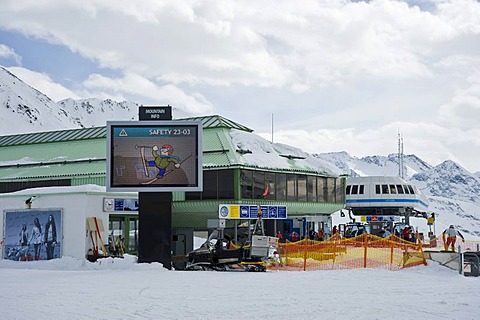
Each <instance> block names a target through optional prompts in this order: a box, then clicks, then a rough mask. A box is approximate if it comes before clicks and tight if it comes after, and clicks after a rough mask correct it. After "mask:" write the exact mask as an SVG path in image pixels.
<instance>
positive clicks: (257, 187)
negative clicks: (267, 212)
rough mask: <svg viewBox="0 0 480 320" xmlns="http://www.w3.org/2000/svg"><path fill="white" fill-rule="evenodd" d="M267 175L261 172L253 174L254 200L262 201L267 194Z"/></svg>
mask: <svg viewBox="0 0 480 320" xmlns="http://www.w3.org/2000/svg"><path fill="white" fill-rule="evenodd" d="M265 189H266V185H265V173H264V172H261V171H254V172H253V198H254V199H262V198H263V193H264V192H265Z"/></svg>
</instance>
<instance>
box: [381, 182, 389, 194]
mask: <svg viewBox="0 0 480 320" xmlns="http://www.w3.org/2000/svg"><path fill="white" fill-rule="evenodd" d="M389 193H390V192H388V185H387V184H382V194H389Z"/></svg>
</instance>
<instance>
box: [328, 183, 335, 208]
mask: <svg viewBox="0 0 480 320" xmlns="http://www.w3.org/2000/svg"><path fill="white" fill-rule="evenodd" d="M327 202H331V203H334V202H335V178H327Z"/></svg>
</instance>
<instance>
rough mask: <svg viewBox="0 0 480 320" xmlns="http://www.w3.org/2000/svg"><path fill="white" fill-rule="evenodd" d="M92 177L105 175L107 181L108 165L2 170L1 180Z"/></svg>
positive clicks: (66, 164)
mask: <svg viewBox="0 0 480 320" xmlns="http://www.w3.org/2000/svg"><path fill="white" fill-rule="evenodd" d="M90 175H103V179H104V180H105V175H106V165H105V161H98V162H91V163H89V162H84V163H68V162H67V163H65V164H56V165H39V166H28V167H18V168H17V167H11V168H3V169H2V170H0V180H4V181H7V180H18V179H24V180H25V179H45V178H59V177H73V176H83V177H88V176H90Z"/></svg>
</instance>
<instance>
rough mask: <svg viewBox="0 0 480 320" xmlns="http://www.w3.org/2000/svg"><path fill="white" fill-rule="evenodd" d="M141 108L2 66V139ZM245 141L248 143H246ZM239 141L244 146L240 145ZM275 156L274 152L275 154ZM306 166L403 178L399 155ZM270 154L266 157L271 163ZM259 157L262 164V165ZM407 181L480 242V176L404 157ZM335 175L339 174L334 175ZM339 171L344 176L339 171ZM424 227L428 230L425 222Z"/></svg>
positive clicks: (327, 157) (342, 155) (328, 157)
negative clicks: (82, 94) (68, 94)
mask: <svg viewBox="0 0 480 320" xmlns="http://www.w3.org/2000/svg"><path fill="white" fill-rule="evenodd" d="M138 106H139V105H138V104H137V103H133V102H125V101H123V102H115V101H112V100H108V99H107V100H100V99H94V98H92V99H83V100H72V99H66V100H62V101H60V102H58V103H55V102H54V101H52V100H51V99H50V98H48V97H47V96H46V95H45V94H43V93H41V92H39V91H38V90H36V89H34V88H32V87H30V86H29V85H27V84H25V83H24V82H23V81H22V80H20V79H19V78H17V77H16V76H15V75H13V74H12V73H10V72H9V71H7V70H6V69H4V68H2V67H1V66H0V120H1V126H0V135H9V134H17V133H27V132H36V131H51V130H60V129H72V128H82V127H92V126H102V125H105V123H106V121H107V120H135V119H137V117H138ZM173 111H174V115H176V116H177V117H179V118H183V117H187V116H198V115H191V114H187V113H185V112H184V111H182V110H179V109H176V108H174V110H173ZM235 139H236V144H237V145H238V146H239V147H242V148H249V149H252V148H254V147H252V146H251V145H250V144H251V143H253V142H252V141H257V140H258V141H260V140H262V141H263V142H262V143H263V145H262V143H260V142H258V141H257V142H255V143H256V144H258V145H256V146H255V149H256V150H257V149H258V150H270V149H272V148H274V149H278V148H280V149H281V150H280V151H279V150H277V151H278V152H280V153H281V152H283V153H287V154H291V153H292V150H291V149H292V148H293V147H289V146H286V145H280V144H275V145H274V146H265V145H264V144H266V143H269V142H268V141H266V140H264V139H260V137H259V139H253V140H251V139H246V138H242V135H241V134H238V135H237V136H235ZM242 139H243V140H242ZM237 140H238V141H237ZM272 150H273V149H272ZM294 151H295V154H297V153H302V159H303V158H304V159H305V160H303V161H304V162H305V164H306V165H308V166H312V165H314V164H315V163H316V162H315V161H311V159H310V158H312V156H313V157H315V158H318V159H320V160H322V161H319V162H318V163H327V164H329V165H328V167H330V168H331V169H332V170H329V171H335V172H340V173H345V174H348V175H349V176H396V175H398V174H399V165H398V163H399V159H398V156H397V155H396V154H390V155H388V156H379V155H373V156H368V157H363V158H357V157H354V156H351V155H349V154H348V153H347V152H336V153H322V154H314V155H308V154H306V153H304V152H303V151H301V150H294ZM267 153H268V152H267V151H265V154H266V157H265V158H268V156H267ZM261 160H262V159H260V158H259V157H258V156H257V158H256V161H261ZM403 163H404V168H403V173H404V178H405V180H407V181H409V182H411V183H412V184H415V185H416V186H417V187H418V188H419V189H420V190H422V192H424V193H425V195H426V196H427V197H428V198H429V200H430V207H429V211H431V212H435V213H436V216H437V225H438V230H437V232H438V231H439V232H441V231H442V230H443V229H445V228H446V227H447V226H448V225H449V224H455V225H457V226H459V227H460V229H461V230H463V233H464V234H466V235H468V236H470V237H471V238H472V237H473V238H480V172H476V173H470V172H468V171H467V170H465V169H463V168H462V167H461V166H459V165H458V164H456V163H455V162H453V161H445V162H443V163H442V164H440V165H437V166H435V167H433V166H431V165H430V164H428V163H426V162H425V161H423V160H422V159H420V158H418V157H417V156H415V155H405V156H404V157H403ZM333 169H335V170H333ZM336 169H338V170H336ZM423 224H425V223H424V222H423Z"/></svg>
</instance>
